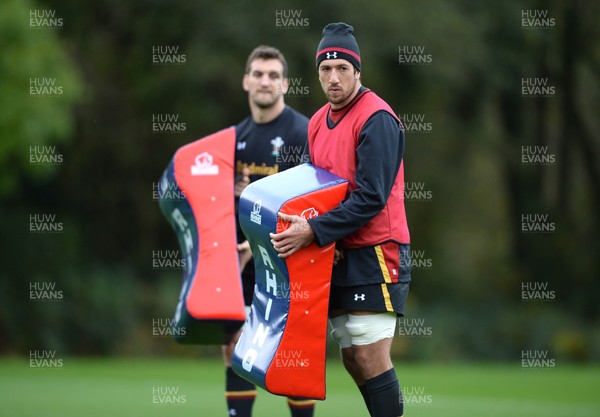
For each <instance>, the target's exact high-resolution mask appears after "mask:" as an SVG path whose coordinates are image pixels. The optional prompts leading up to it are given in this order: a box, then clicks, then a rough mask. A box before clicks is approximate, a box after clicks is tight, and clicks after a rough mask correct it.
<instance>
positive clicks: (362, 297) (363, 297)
mask: <svg viewBox="0 0 600 417" xmlns="http://www.w3.org/2000/svg"><path fill="white" fill-rule="evenodd" d="M365 298H366V296H365V295H364V294H361V295H358V294H354V301H358V300H360V301H365Z"/></svg>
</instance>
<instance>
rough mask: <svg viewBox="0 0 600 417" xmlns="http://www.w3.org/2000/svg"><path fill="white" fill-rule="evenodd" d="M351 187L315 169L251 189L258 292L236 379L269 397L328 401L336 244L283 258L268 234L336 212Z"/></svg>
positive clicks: (247, 206)
mask: <svg viewBox="0 0 600 417" xmlns="http://www.w3.org/2000/svg"><path fill="white" fill-rule="evenodd" d="M347 185H348V183H347V181H345V180H343V179H341V178H339V177H337V176H335V175H333V174H331V173H329V172H327V171H325V170H323V169H320V168H317V167H314V166H312V165H309V164H304V165H300V166H297V167H295V168H291V169H288V170H286V171H284V172H281V173H279V174H275V175H271V176H268V177H265V178H263V179H260V180H258V181H256V182H254V183H252V184H250V185H249V186H248V187H247V188H246V189H245V190H244V192H243V193H242V196H241V198H240V203H239V218H240V225H241V227H242V229H243V231H244V234H245V235H246V237H247V239H248V242H249V243H250V246H251V248H252V254H253V257H254V265H255V268H256V285H255V287H254V297H253V300H252V308H251V312H250V315H249V316H248V318H247V320H246V325H245V327H244V331H243V333H242V336H241V337H240V340H239V342H238V344H237V345H236V348H235V351H234V354H233V369H234V371H235V372H236V373H238V374H239V375H241V376H242V377H244V378H246V379H248V380H249V381H251V382H253V383H255V384H256V385H258V386H260V387H262V388H264V389H266V390H267V391H269V392H271V393H273V394H278V395H287V396H297V397H304V398H315V399H324V398H325V355H326V341H327V310H328V307H329V287H330V280H331V270H332V265H333V255H334V249H335V246H334V244H330V245H327V246H325V247H322V248H320V247H318V246H317V245H316V244H315V243H313V244H311V245H309V246H307V247H305V248H303V249H302V250H300V251H298V252H296V253H295V254H294V255H292V256H290V257H288V258H287V259H286V260H283V259H280V258H278V256H277V252H276V251H275V249H274V248H273V245H272V244H271V242H270V237H269V233H271V232H281V231H283V230H285V229H286V228H287V227H289V223H287V222H284V221H282V220H280V219H278V217H277V213H278V212H282V213H286V214H294V215H300V216H304V217H305V218H311V217H315V216H318V215H320V214H323V213H325V212H327V211H329V210H331V209H332V208H334V207H336V206H337V205H338V204H339V203H340V201H342V200H343V199H344V197H345V195H346V190H347Z"/></svg>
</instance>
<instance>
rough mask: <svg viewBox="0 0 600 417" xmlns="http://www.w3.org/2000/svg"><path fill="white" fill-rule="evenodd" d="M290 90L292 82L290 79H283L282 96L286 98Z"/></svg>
mask: <svg viewBox="0 0 600 417" xmlns="http://www.w3.org/2000/svg"><path fill="white" fill-rule="evenodd" d="M289 88H290V80H289V78H288V77H284V78H282V79H281V95H282V96H284V95H286V94H287V92H288V89H289Z"/></svg>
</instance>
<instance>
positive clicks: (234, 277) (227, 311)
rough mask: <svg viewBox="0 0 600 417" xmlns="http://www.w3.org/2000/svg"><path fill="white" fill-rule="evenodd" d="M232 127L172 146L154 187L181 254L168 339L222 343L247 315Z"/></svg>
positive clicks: (186, 341) (180, 341)
mask: <svg viewBox="0 0 600 417" xmlns="http://www.w3.org/2000/svg"><path fill="white" fill-rule="evenodd" d="M234 156H235V128H234V127H230V128H228V129H225V130H222V131H219V132H217V133H215V134H212V135H210V136H207V137H205V138H202V139H199V140H197V141H195V142H192V143H190V144H188V145H185V146H183V147H181V148H180V149H178V150H177V152H176V153H175V156H174V157H173V160H172V161H171V163H170V164H169V166H168V167H167V169H166V170H165V172H164V174H163V175H162V177H161V179H160V183H159V187H158V196H159V202H160V208H161V210H162V212H163V214H164V215H165V217H166V218H167V220H168V221H169V223H170V224H171V226H172V227H173V229H174V230H175V233H176V234H177V238H178V240H179V245H180V247H181V250H182V252H183V256H184V257H185V260H186V261H185V270H184V273H183V283H182V287H181V293H180V295H179V302H178V304H177V308H176V310H175V317H174V320H173V326H172V327H173V329H172V335H173V338H174V339H175V340H176V341H177V342H179V343H184V344H221V343H223V342H224V340H225V339H224V337H225V327H226V326H228V325H235V324H236V323H237V324H241V322H243V320H244V319H245V317H246V314H245V311H244V299H243V295H242V287H241V282H240V271H239V261H238V252H237V240H236V230H235V206H234V204H235V202H234V168H233V165H234Z"/></svg>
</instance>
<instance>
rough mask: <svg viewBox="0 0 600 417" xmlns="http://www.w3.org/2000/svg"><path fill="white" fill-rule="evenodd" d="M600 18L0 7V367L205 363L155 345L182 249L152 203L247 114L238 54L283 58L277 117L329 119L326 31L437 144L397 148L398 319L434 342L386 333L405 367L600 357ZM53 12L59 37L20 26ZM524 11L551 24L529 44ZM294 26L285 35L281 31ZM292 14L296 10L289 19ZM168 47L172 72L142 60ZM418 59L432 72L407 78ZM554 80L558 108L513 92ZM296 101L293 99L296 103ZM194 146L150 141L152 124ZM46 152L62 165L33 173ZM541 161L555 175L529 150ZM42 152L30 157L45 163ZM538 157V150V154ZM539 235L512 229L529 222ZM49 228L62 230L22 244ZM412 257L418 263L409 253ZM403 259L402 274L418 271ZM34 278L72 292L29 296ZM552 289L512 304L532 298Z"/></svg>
mask: <svg viewBox="0 0 600 417" xmlns="http://www.w3.org/2000/svg"><path fill="white" fill-rule="evenodd" d="M599 8H600V7H599V5H598V4H597V3H595V2H586V1H559V0H551V1H535V0H519V1H505V2H493V3H492V2H472V1H466V0H453V1H442V0H426V1H416V0H410V1H401V2H400V1H381V2H377V3H373V2H368V1H356V2H343V1H337V0H328V1H320V2H318V1H316V0H306V1H302V2H299V1H291V0H290V1H281V2H275V3H273V2H267V1H262V0H261V1H253V2H242V1H239V2H216V3H215V2H208V1H191V0H190V1H183V0H182V1H174V2H173V1H159V0H155V1H148V0H143V1H142V0H131V1H127V2H123V1H118V0H104V1H99V2H80V1H76V0H61V1H58V0H38V1H33V0H7V1H4V2H2V4H1V5H0V45H1V48H0V51H1V54H0V103H1V108H2V112H0V113H1V114H0V136H1V140H0V198H1V201H2V204H1V205H0V219H1V220H0V224H1V230H2V233H1V235H2V241H1V243H0V244H1V245H2V246H1V251H0V257H1V260H2V269H1V272H0V273H1V274H2V280H1V284H0V285H1V287H0V352H2V353H4V354H8V355H27V354H28V352H29V351H30V350H32V349H54V350H56V351H57V352H59V353H60V354H62V355H108V354H117V355H132V354H134V355H138V354H177V355H181V354H198V352H200V353H202V354H213V353H216V352H217V351H216V350H213V349H212V348H190V347H180V346H177V345H175V343H174V342H172V341H170V340H165V339H157V338H155V337H153V335H152V322H153V319H156V318H168V317H171V316H172V313H173V311H174V308H175V304H176V300H177V296H178V293H179V288H180V284H181V275H182V274H181V271H180V270H177V269H170V270H160V269H157V268H154V267H153V261H152V259H153V253H154V251H161V250H177V249H179V248H178V245H177V241H176V238H175V235H174V233H173V231H172V230H171V229H170V228H169V226H168V224H167V222H166V220H165V219H164V218H163V217H162V215H161V213H160V210H159V208H158V204H157V202H156V201H155V200H154V198H153V189H154V188H153V187H154V185H155V184H156V181H157V180H158V178H159V177H160V175H161V174H162V171H163V170H164V168H165V167H166V166H167V164H168V162H169V161H170V159H171V158H172V156H173V154H174V152H175V151H176V150H177V149H178V148H179V147H180V146H182V145H184V144H186V143H188V142H190V141H192V140H195V139H197V138H200V137H202V136H205V135H207V134H210V133H213V132H215V131H217V130H220V129H222V128H224V127H227V126H231V125H234V124H236V123H238V122H239V121H240V120H242V119H243V118H244V117H245V116H246V115H247V114H248V105H247V96H246V94H245V93H244V92H243V91H242V88H241V78H242V73H243V69H244V65H245V60H246V57H247V56H248V54H249V52H250V51H251V50H252V49H253V48H254V47H255V46H257V45H258V44H269V45H273V46H276V47H278V48H279V49H280V50H281V51H282V52H283V53H284V54H285V55H286V58H287V60H288V62H289V65H290V74H289V75H290V77H291V78H292V79H293V80H294V82H296V83H297V85H299V86H301V87H302V89H301V91H302V93H301V94H297V95H290V96H289V97H288V98H287V99H286V101H287V103H288V104H290V105H292V106H293V107H294V108H296V109H297V110H299V111H301V112H303V113H304V114H306V115H308V116H310V115H312V114H313V113H314V112H315V111H316V110H317V109H318V108H319V107H320V106H321V105H322V104H323V103H324V101H325V100H324V96H323V94H322V91H321V89H320V86H319V84H318V80H317V75H316V70H315V63H314V55H315V52H316V47H317V44H318V42H319V40H320V37H321V30H322V28H323V27H324V26H325V25H326V24H327V23H329V22H334V21H345V22H347V23H350V24H352V25H353V26H354V27H355V35H356V38H357V40H358V42H359V45H360V48H361V55H362V62H363V72H362V81H363V84H364V85H366V86H367V87H369V88H371V89H373V90H374V91H375V92H377V93H378V94H379V95H380V96H381V97H383V98H384V99H385V100H386V101H387V102H388V103H390V105H391V106H392V107H393V108H394V109H395V110H396V111H397V112H398V114H399V115H410V116H409V117H412V116H415V115H418V116H421V117H422V118H424V122H426V123H428V125H427V126H428V128H427V129H425V130H421V131H416V132H412V133H411V132H409V133H408V134H407V138H406V150H405V169H406V181H407V184H411V186H413V187H414V186H416V187H419V186H421V187H422V188H423V190H425V191H427V193H426V194H427V198H426V199H425V201H410V200H409V201H407V202H406V205H407V213H408V219H409V226H410V229H411V234H412V249H413V250H414V251H415V254H416V256H417V258H418V257H420V258H421V260H422V261H424V262H422V263H421V264H415V265H417V267H415V268H414V269H413V282H412V284H411V294H410V297H409V304H408V307H407V319H421V320H423V321H422V322H421V324H420V326H425V327H427V328H429V329H430V335H429V337H403V338H397V340H396V342H395V346H394V349H395V351H394V353H395V355H398V356H401V357H404V358H415V359H424V358H427V359H440V360H454V359H459V360H465V359H467V360H469V359H484V360H519V358H520V353H521V351H523V350H527V349H547V350H549V352H551V355H553V357H555V358H560V359H564V360H573V361H591V360H598V359H599V358H600V331H599V329H600V326H599V324H600V320H599V312H600V308H599V303H598V302H597V297H598V294H599V293H600V280H598V273H599V272H600V257H599V256H598V254H599V253H600V243H599V242H600V240H599V239H598V236H599V234H600V216H599V215H598V213H599V212H600V165H599V156H600V140H599V133H598V132H599V127H600V126H599V121H598V117H597V113H598V108H599V104H600V94H599V92H600V88H599V87H600V85H599V81H600V80H599V78H598V74H599V73H600V28H599V26H598V25H597V22H598V16H599V13H598V12H599ZM32 10H54V11H55V13H56V17H60V18H61V19H62V22H63V24H62V25H61V26H60V27H58V28H31V27H30V22H29V19H30V12H31V11H32ZM523 10H547V11H548V17H551V18H553V19H555V25H553V26H552V27H545V28H524V27H523V25H522V21H521V19H522V12H523ZM281 11H284V12H283V13H284V16H285V15H287V16H290V15H292V14H293V13H295V14H296V16H298V13H300V17H301V21H302V23H300V22H299V24H298V25H296V26H295V27H282V26H281V25H278V24H277V20H276V19H277V16H278V14H277V13H281ZM290 13H291V14H290ZM165 45H169V46H175V47H177V48H178V53H179V54H184V55H185V62H184V63H180V65H175V64H173V65H157V64H156V63H153V48H154V47H156V46H165ZM402 46H420V47H424V50H422V52H421V54H424V55H429V56H430V57H431V62H430V63H428V64H427V65H404V64H402V63H401V62H399V53H400V52H399V48H400V47H402ZM36 77H41V78H54V79H55V80H56V81H57V83H59V84H60V85H61V86H62V87H63V92H62V94H60V95H59V96H58V97H32V96H31V94H30V90H29V87H30V80H31V78H36ZM524 78H545V79H547V81H548V83H549V84H551V85H552V86H553V87H555V89H554V93H553V94H551V95H550V96H549V97H525V96H524V95H523V93H522V82H523V79H524ZM299 91H300V90H299ZM156 114H172V115H178V119H179V122H184V123H185V131H184V132H183V133H177V132H154V131H153V115H156ZM43 146H51V147H55V148H53V149H54V150H53V152H54V154H55V155H57V154H58V155H62V160H61V161H60V163H56V164H32V163H31V159H30V158H31V152H32V150H31V149H32V147H34V149H40V148H36V147H43ZM529 146H530V147H532V148H533V147H535V146H541V147H544V146H547V147H548V148H546V149H547V155H548V154H549V155H552V156H553V158H554V161H553V162H552V163H549V164H542V163H536V164H530V165H528V164H525V163H523V160H522V157H523V153H524V152H525V151H524V150H523V147H529ZM42 149H43V148H42ZM538 149H541V148H538ZM531 213H535V214H541V215H546V216H547V222H551V223H552V224H553V225H554V228H553V230H552V231H551V233H524V232H523V230H522V224H523V216H526V215H528V214H531ZM36 214H49V215H54V216H55V219H56V221H60V223H61V224H62V226H63V227H62V230H61V232H60V233H37V234H36V233H31V231H30V222H31V216H32V215H36ZM418 251H421V252H418ZM415 254H413V257H415ZM32 282H46V283H54V284H55V288H56V289H57V290H60V291H62V293H63V294H64V297H63V298H62V299H61V300H57V301H54V302H42V301H32V300H30V296H29V290H30V285H31V283H32ZM529 282H536V283H540V284H543V285H545V286H546V289H547V290H549V291H552V292H553V294H554V297H553V298H552V299H546V300H524V299H523V296H522V288H523V283H529Z"/></svg>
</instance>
